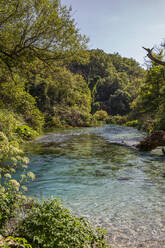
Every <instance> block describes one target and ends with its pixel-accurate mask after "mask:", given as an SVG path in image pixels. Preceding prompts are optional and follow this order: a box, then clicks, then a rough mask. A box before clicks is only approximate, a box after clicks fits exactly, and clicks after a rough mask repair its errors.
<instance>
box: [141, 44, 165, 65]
mask: <svg viewBox="0 0 165 248" xmlns="http://www.w3.org/2000/svg"><path fill="white" fill-rule="evenodd" d="M143 49H144V50H146V51H147V57H148V58H149V59H151V60H152V61H154V62H156V63H157V64H159V65H163V66H165V61H161V60H159V59H157V58H156V57H155V56H154V55H153V54H152V51H153V49H154V48H152V49H150V48H145V47H143Z"/></svg>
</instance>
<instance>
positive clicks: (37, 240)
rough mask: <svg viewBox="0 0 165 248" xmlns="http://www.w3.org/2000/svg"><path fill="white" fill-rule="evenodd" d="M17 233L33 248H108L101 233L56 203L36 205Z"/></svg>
mask: <svg viewBox="0 0 165 248" xmlns="http://www.w3.org/2000/svg"><path fill="white" fill-rule="evenodd" d="M18 232H19V233H20V234H21V235H22V236H24V237H26V238H27V239H28V240H30V241H31V243H32V246H33V247H35V248H37V247H45V248H49V247H50V248H52V247H57V248H72V247H73V248H74V247H75V248H85V247H91V248H92V247H98V248H105V247H108V246H106V244H105V241H104V233H103V232H102V231H101V230H98V229H95V228H92V227H91V226H90V225H89V224H88V222H87V221H86V220H85V219H83V218H77V217H74V216H72V214H71V212H70V211H69V210H67V209H65V208H64V207H63V206H62V205H61V204H60V203H59V202H58V201H57V200H48V201H43V202H42V203H36V204H35V205H34V207H33V208H32V209H31V210H30V211H29V212H28V214H27V217H26V218H25V220H23V222H22V223H21V225H20V227H19V230H18Z"/></svg>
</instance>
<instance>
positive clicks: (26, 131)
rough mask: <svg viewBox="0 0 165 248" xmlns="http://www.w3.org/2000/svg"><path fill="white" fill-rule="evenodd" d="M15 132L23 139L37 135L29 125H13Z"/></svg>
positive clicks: (29, 138)
mask: <svg viewBox="0 0 165 248" xmlns="http://www.w3.org/2000/svg"><path fill="white" fill-rule="evenodd" d="M15 132H16V133H17V134H19V136H20V137H21V138H22V139H24V140H31V139H34V138H35V137H36V136H38V135H39V134H38V133H37V132H36V131H35V130H33V129H32V128H31V127H28V126H27V125H22V126H17V127H15Z"/></svg>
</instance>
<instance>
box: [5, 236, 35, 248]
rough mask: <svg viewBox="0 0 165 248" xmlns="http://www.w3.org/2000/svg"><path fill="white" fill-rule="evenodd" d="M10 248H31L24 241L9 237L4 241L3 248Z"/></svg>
mask: <svg viewBox="0 0 165 248" xmlns="http://www.w3.org/2000/svg"><path fill="white" fill-rule="evenodd" d="M11 246H12V247H13V246H14V247H15V248H32V246H31V245H30V244H28V242H27V240H26V239H24V238H19V237H17V238H15V237H12V236H9V237H7V238H6V239H5V243H4V248H9V247H11Z"/></svg>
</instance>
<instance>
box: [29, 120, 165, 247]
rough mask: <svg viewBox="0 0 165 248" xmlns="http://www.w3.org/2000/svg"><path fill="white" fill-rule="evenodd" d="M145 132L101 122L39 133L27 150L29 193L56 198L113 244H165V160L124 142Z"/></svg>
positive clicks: (135, 139) (135, 141)
mask: <svg viewBox="0 0 165 248" xmlns="http://www.w3.org/2000/svg"><path fill="white" fill-rule="evenodd" d="M143 137H144V133H142V132H140V131H137V130H136V129H133V128H128V127H120V126H113V125H112V126H104V127H96V128H82V129H68V130H61V131H58V132H55V133H51V134H47V135H43V136H41V137H39V138H38V139H37V140H36V142H35V144H34V145H33V146H32V147H31V148H30V149H29V150H28V152H30V155H29V156H30V159H31V163H30V170H31V171H33V172H34V173H35V175H36V179H35V181H34V182H32V183H31V184H30V185H29V187H28V188H29V194H30V195H33V196H37V197H44V198H48V197H50V196H55V197H59V198H61V199H62V203H63V204H64V205H65V206H66V207H68V208H69V209H71V210H72V211H73V212H74V213H75V214H77V215H80V216H84V217H86V218H88V219H89V220H90V221H91V222H93V223H94V224H96V225H98V226H101V227H104V228H106V229H107V231H108V234H107V236H108V238H109V242H110V244H111V247H112V248H113V247H115V248H118V247H122V248H127V247H132V248H135V247H145V248H146V247H150V248H151V247H154V248H158V247H162V248H163V247H165V158H164V157H162V156H161V151H160V149H157V150H155V151H153V152H151V153H149V152H146V153H142V152H139V151H138V150H136V149H133V148H130V147H127V146H123V145H122V142H123V141H124V142H126V143H128V144H134V143H137V142H138V141H139V140H141V139H143Z"/></svg>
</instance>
